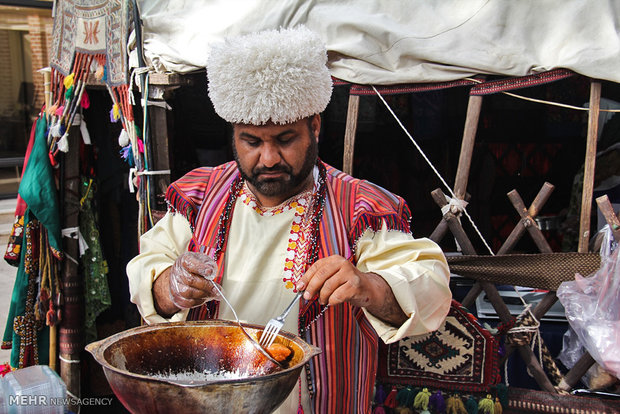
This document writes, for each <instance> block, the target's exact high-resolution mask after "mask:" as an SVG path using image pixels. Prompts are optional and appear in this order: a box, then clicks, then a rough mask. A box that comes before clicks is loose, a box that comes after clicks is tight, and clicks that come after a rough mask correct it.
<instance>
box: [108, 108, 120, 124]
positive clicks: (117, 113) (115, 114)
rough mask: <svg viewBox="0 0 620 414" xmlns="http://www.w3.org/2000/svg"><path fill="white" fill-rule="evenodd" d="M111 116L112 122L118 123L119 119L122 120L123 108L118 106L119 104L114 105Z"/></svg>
mask: <svg viewBox="0 0 620 414" xmlns="http://www.w3.org/2000/svg"><path fill="white" fill-rule="evenodd" d="M110 116H111V120H112V122H116V121H118V120H119V119H121V108H120V107H119V106H118V104H117V103H115V104H114V105H112V112H111V115H110Z"/></svg>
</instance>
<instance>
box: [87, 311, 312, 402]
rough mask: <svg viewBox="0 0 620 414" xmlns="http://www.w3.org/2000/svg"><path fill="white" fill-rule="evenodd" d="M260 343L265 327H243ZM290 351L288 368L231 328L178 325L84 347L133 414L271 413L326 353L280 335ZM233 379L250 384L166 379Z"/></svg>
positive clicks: (220, 322)
mask: <svg viewBox="0 0 620 414" xmlns="http://www.w3.org/2000/svg"><path fill="white" fill-rule="evenodd" d="M243 326H244V328H245V330H246V332H247V333H248V334H249V335H250V336H251V337H253V338H254V339H256V338H257V336H258V334H259V333H260V332H262V329H263V326H259V325H249V324H243ZM276 342H278V343H280V344H283V345H285V346H288V347H289V348H290V349H292V351H293V353H292V357H291V358H290V360H289V361H288V365H287V367H285V368H282V367H278V366H277V365H276V364H274V363H273V362H271V361H270V360H269V359H268V358H266V357H265V356H264V355H263V354H261V353H260V352H259V351H257V350H256V348H255V346H254V345H253V344H252V342H251V341H250V340H249V339H248V338H247V337H246V336H245V334H244V333H243V331H242V330H241V328H239V326H238V325H237V324H236V323H235V322H231V321H223V320H211V321H199V322H177V323H166V324H158V325H150V326H141V327H138V328H133V329H129V330H127V331H123V332H120V333H118V334H116V335H112V336H110V337H108V338H105V339H102V340H100V341H98V342H93V343H91V344H89V345H87V346H86V350H87V351H88V352H90V353H91V354H92V355H93V357H94V358H95V360H96V361H97V362H98V363H99V364H101V365H102V367H103V370H104V372H105V375H106V378H107V380H108V382H109V383H110V387H111V388H112V390H113V391H114V393H115V394H116V396H117V397H118V398H119V400H120V401H121V402H122V403H123V405H124V406H125V407H126V408H127V409H128V410H129V411H131V412H132V413H149V414H151V413H166V414H168V413H174V412H182V413H184V414H185V413H270V412H272V411H273V410H275V409H276V408H277V407H278V406H279V405H280V404H281V403H282V402H283V401H284V399H285V398H286V397H287V396H288V395H289V393H290V392H291V391H292V389H293V388H294V387H295V384H296V382H297V379H298V378H299V374H300V373H301V369H302V368H303V366H304V364H305V363H306V362H308V360H309V359H310V358H312V357H313V356H315V355H317V354H318V353H320V350H319V349H318V348H316V347H314V346H312V345H309V344H307V343H306V342H304V341H303V340H302V339H301V338H299V337H298V336H295V335H293V334H290V333H287V332H283V331H281V332H280V335H279V336H278V337H277V338H276ZM204 370H209V371H211V372H217V371H229V372H230V371H235V370H239V371H241V372H244V373H246V374H247V375H248V376H247V377H244V378H236V379H234V378H233V379H208V380H204V379H203V380H199V381H196V382H189V381H179V380H175V379H166V378H163V377H162V376H161V375H158V374H161V373H172V374H175V373H183V372H187V371H198V372H200V371H204Z"/></svg>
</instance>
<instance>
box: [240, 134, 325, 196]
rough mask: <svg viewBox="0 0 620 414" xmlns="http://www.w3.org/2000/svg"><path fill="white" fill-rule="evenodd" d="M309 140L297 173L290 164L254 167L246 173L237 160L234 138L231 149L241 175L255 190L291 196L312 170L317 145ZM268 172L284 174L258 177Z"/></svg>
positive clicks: (265, 193) (270, 194) (269, 194)
mask: <svg viewBox="0 0 620 414" xmlns="http://www.w3.org/2000/svg"><path fill="white" fill-rule="evenodd" d="M310 141H311V142H310V145H309V146H308V149H307V150H306V157H305V161H304V164H303V165H302V167H301V170H300V171H299V173H298V174H294V173H293V169H292V168H291V167H290V165H287V164H277V165H274V166H273V167H271V168H264V167H263V168H254V169H253V170H252V172H251V174H248V172H247V171H244V169H243V168H242V166H241V163H240V162H239V157H238V155H237V150H236V148H235V144H234V140H233V146H232V149H233V155H234V157H235V161H236V162H237V167H238V168H239V173H240V174H241V177H242V178H243V179H244V180H246V182H248V183H249V184H251V185H252V187H253V188H254V189H255V190H256V191H258V192H259V193H260V194H262V195H265V196H268V197H274V196H288V197H292V196H293V195H295V194H294V192H295V190H297V189H298V187H299V186H300V185H301V184H302V183H303V182H304V181H305V180H306V179H307V178H308V175H310V173H311V172H312V169H313V168H314V166H315V164H316V162H317V159H318V155H319V145H318V143H317V142H316V139H314V138H312V139H311V140H310ZM268 172H283V173H284V174H285V175H284V177H282V178H264V179H259V178H258V176H259V175H260V174H263V173H268Z"/></svg>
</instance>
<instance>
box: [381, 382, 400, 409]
mask: <svg viewBox="0 0 620 414" xmlns="http://www.w3.org/2000/svg"><path fill="white" fill-rule="evenodd" d="M396 394H397V390H396V387H392V390H391V391H390V393H389V394H388V396H387V397H386V398H385V402H384V403H383V405H385V406H386V407H388V408H396V406H397V405H398V404H397V402H396Z"/></svg>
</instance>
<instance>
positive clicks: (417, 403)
mask: <svg viewBox="0 0 620 414" xmlns="http://www.w3.org/2000/svg"><path fill="white" fill-rule="evenodd" d="M430 397H431V392H430V391H429V390H428V388H423V389H422V391H420V392H419V393H418V395H416V396H415V399H414V400H413V408H415V409H417V410H428V401H429V399H430Z"/></svg>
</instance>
